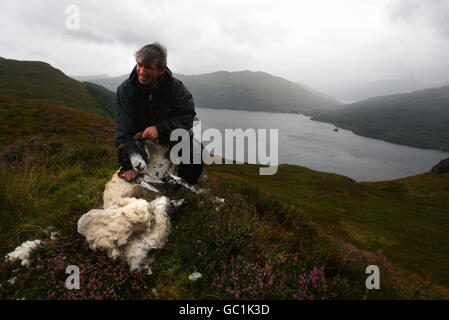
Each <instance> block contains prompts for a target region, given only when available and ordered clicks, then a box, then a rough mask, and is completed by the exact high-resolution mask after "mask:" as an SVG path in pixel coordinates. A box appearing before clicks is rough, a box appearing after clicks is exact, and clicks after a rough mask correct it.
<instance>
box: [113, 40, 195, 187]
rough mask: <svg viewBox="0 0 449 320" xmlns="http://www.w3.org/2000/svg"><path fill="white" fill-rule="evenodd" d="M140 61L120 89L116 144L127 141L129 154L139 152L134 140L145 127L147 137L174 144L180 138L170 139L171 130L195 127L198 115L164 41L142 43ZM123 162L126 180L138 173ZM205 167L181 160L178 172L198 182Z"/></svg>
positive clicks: (182, 176) (137, 61)
mask: <svg viewBox="0 0 449 320" xmlns="http://www.w3.org/2000/svg"><path fill="white" fill-rule="evenodd" d="M136 63H137V65H136V66H135V67H134V69H133V70H132V72H131V75H130V76H129V78H128V79H126V80H125V81H123V83H122V84H121V85H120V86H119V87H118V89H117V112H116V117H115V148H118V146H119V145H120V144H124V145H125V150H126V151H127V153H128V154H132V153H134V152H137V148H136V146H135V145H134V144H133V143H131V141H132V137H133V136H134V135H135V134H136V133H137V132H142V131H143V138H144V139H149V140H152V141H154V142H156V143H160V144H167V145H171V146H173V144H174V143H176V142H174V143H173V142H170V134H171V132H172V131H173V130H175V129H178V128H182V129H185V130H189V129H191V128H192V126H193V119H194V117H195V115H196V112H195V106H194V103H193V97H192V94H191V93H190V92H189V90H187V88H186V87H185V86H184V85H183V83H182V82H181V81H179V80H178V79H176V78H174V77H173V75H172V72H171V71H170V69H169V68H168V67H167V50H166V49H165V48H164V47H163V46H162V45H160V44H159V43H157V42H156V43H153V44H149V45H146V46H144V47H142V48H141V49H140V50H138V51H137V52H136ZM191 144H192V138H191ZM191 150H192V148H191ZM191 160H192V156H191ZM120 165H121V166H122V167H123V168H124V170H126V171H125V173H124V176H123V177H124V178H125V179H126V180H132V179H133V178H134V177H135V176H136V175H137V174H138V172H137V171H135V170H134V169H133V168H130V167H125V165H124V164H123V163H120ZM202 170H203V165H202V164H192V162H191V164H184V163H181V164H180V165H179V167H178V176H179V177H181V178H183V179H185V180H186V181H187V182H189V183H191V184H195V183H196V182H197V181H198V178H199V176H200V175H201V172H202Z"/></svg>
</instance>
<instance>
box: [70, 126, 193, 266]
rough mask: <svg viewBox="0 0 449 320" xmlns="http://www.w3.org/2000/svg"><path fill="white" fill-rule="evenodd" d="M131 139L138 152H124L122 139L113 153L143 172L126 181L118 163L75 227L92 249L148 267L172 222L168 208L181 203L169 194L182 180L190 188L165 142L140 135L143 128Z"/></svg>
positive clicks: (164, 240)
mask: <svg viewBox="0 0 449 320" xmlns="http://www.w3.org/2000/svg"><path fill="white" fill-rule="evenodd" d="M133 143H136V146H137V149H138V151H139V153H137V154H131V155H128V154H127V151H126V150H127V149H128V148H126V147H125V146H123V145H121V146H119V148H118V149H117V154H118V157H122V158H121V159H122V160H124V161H130V163H131V164H132V166H133V168H134V169H136V171H138V172H139V173H140V174H141V176H140V177H139V178H138V179H137V180H136V181H135V183H129V182H127V181H125V180H124V179H122V178H121V177H120V175H121V173H122V171H123V170H122V168H120V169H119V170H117V171H116V172H115V173H114V174H113V176H112V178H111V180H110V181H108V182H107V183H106V185H105V190H104V193H103V196H102V199H101V200H102V201H100V202H98V203H97V205H96V206H95V208H94V209H92V210H90V211H89V212H87V213H86V214H84V215H83V216H81V218H80V219H79V220H78V227H77V230H78V232H79V233H80V234H82V235H83V236H84V237H85V238H86V240H87V242H88V244H89V247H90V248H91V249H92V250H102V251H104V252H106V254H107V255H108V257H110V258H112V259H117V258H121V259H122V260H124V261H125V262H126V263H127V264H128V265H129V266H130V270H131V271H134V270H143V269H149V266H150V264H151V263H152V262H153V261H154V259H155V254H156V252H157V250H158V249H161V248H163V247H164V245H165V243H166V241H167V237H168V235H169V233H170V227H171V223H170V217H169V215H168V212H169V208H170V206H171V205H172V206H177V205H182V204H183V201H182V200H181V201H176V200H172V201H170V200H169V197H170V196H172V195H173V193H174V192H175V191H176V190H177V189H179V187H180V186H181V185H184V186H185V187H187V188H189V189H191V190H194V188H193V186H191V185H189V184H187V183H186V182H185V181H183V179H181V178H179V177H175V176H174V175H173V172H174V170H175V168H176V166H175V165H173V163H172V162H171V161H170V158H169V148H168V147H167V146H163V145H159V144H156V143H154V142H152V141H149V140H144V139H142V135H141V133H138V134H137V135H136V136H135V137H134V139H133ZM164 181H165V183H164ZM151 183H156V185H157V188H156V187H154V186H152V185H151Z"/></svg>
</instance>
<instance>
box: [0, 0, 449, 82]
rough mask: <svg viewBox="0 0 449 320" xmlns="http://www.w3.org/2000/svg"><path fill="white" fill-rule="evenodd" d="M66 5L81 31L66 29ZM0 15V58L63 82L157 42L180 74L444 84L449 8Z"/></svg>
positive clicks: (406, 5)
mask: <svg viewBox="0 0 449 320" xmlns="http://www.w3.org/2000/svg"><path fill="white" fill-rule="evenodd" d="M71 4H73V5H76V6H77V7H78V8H79V12H80V16H79V17H80V29H68V28H67V27H66V20H67V19H68V18H69V14H66V8H67V6H69V5H71ZM0 9H1V10H0V29H1V34H0V56H2V57H5V58H10V59H17V60H40V61H45V62H48V63H50V64H51V65H53V66H54V67H56V68H58V69H61V70H62V71H63V72H64V73H66V74H68V75H94V74H108V75H111V76H114V75H121V74H124V73H128V72H129V71H130V69H131V68H132V67H133V66H134V64H135V62H134V59H133V54H134V52H135V51H136V49H138V48H139V47H141V46H143V45H145V44H148V43H151V42H154V41H159V42H160V43H162V44H163V45H165V46H166V47H167V49H168V65H169V67H170V69H172V71H174V72H177V73H184V74H200V73H208V72H214V71H218V70H227V71H238V70H252V71H265V72H268V73H271V74H274V75H277V76H281V77H284V78H287V79H289V80H292V81H301V82H304V83H312V84H313V83H317V82H320V81H338V80H342V79H348V78H357V79H364V80H376V79H380V78H398V77H404V76H410V75H413V76H414V77H415V78H417V79H419V80H422V81H425V82H429V83H438V82H448V81H449V63H448V61H449V0H425V1H423V0H363V1H361V0H303V1H301V0H295V1H282V0H277V1H274V0H271V1H263V0H257V1H243V0H238V1H233V0H226V1H211V0H204V1H201V0H198V1H194V0H189V1H185V0H184V1H176V0H168V1H143V0H142V1H140V0H131V1H130V0H128V1H112V0H108V1H75V0H71V1H60V0H57V1H56V0H55V1H49V0H39V1H38V0H36V1H30V0H26V1H24V0H23V1H22V0H14V1H2V4H1V5H0ZM70 21H72V22H73V20H70Z"/></svg>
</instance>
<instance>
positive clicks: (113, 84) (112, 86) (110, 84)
mask: <svg viewBox="0 0 449 320" xmlns="http://www.w3.org/2000/svg"><path fill="white" fill-rule="evenodd" d="M128 77H129V74H124V75H121V76H117V77H97V76H91V77H89V78H90V79H87V80H85V78H87V77H74V79H76V80H78V81H89V82H91V83H95V84H97V85H100V86H102V87H104V88H106V89H108V90H110V91H112V92H116V91H117V88H118V87H119V85H121V84H122V82H123V81H125V80H126V79H128Z"/></svg>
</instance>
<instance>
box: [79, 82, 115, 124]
mask: <svg viewBox="0 0 449 320" xmlns="http://www.w3.org/2000/svg"><path fill="white" fill-rule="evenodd" d="M83 84H84V85H85V86H86V88H87V90H89V92H90V94H91V95H92V96H93V97H94V98H95V99H96V101H97V102H98V103H99V104H100V106H101V107H102V110H103V111H104V112H105V113H106V116H107V117H108V118H111V119H114V117H115V93H114V92H112V91H110V90H108V89H106V88H104V87H102V86H99V85H97V84H95V83H91V82H83Z"/></svg>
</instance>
